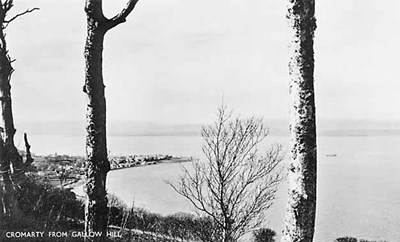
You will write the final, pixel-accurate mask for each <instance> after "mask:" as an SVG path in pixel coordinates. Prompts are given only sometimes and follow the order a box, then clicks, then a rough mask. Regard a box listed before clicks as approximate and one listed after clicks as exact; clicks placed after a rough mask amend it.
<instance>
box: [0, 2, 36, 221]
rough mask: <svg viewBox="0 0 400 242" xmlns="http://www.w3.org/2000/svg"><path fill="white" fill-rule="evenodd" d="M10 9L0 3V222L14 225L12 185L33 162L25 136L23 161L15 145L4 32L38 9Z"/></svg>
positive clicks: (9, 4) (15, 212) (15, 205)
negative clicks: (11, 12) (19, 11)
mask: <svg viewBox="0 0 400 242" xmlns="http://www.w3.org/2000/svg"><path fill="white" fill-rule="evenodd" d="M13 6H14V1H13V0H5V1H3V0H0V104H1V115H0V120H1V127H0V174H1V178H2V182H1V188H0V197H1V204H0V207H1V212H0V220H1V222H2V223H4V224H7V223H10V222H16V220H17V219H18V218H19V216H20V215H21V211H20V209H19V208H18V203H17V200H16V197H15V186H16V185H18V183H19V182H20V180H21V179H22V178H23V177H24V172H25V168H26V167H27V166H28V165H29V164H30V163H32V161H33V159H32V157H31V154H30V145H29V143H28V139H27V136H26V134H25V135H24V140H25V146H26V161H25V162H24V161H23V158H22V156H21V155H20V154H19V153H18V150H17V148H16V147H15V144H14V135H15V132H16V129H15V126H14V119H13V113H12V100H11V84H10V81H11V75H12V73H13V71H14V69H13V67H12V65H11V64H12V62H13V60H11V58H10V56H9V55H8V49H7V42H6V34H5V29H6V27H7V26H8V25H9V24H10V23H11V22H12V21H14V20H16V19H17V18H18V17H20V16H23V15H25V14H27V13H30V12H32V11H34V10H37V9H38V8H33V9H28V10H26V11H25V12H22V13H18V14H16V15H15V16H12V17H9V16H8V14H9V13H10V10H11V9H12V7H13Z"/></svg>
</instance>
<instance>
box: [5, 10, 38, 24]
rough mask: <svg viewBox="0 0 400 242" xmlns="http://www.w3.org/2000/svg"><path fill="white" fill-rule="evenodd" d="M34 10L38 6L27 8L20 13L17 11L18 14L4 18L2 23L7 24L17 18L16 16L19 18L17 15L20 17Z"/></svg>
mask: <svg viewBox="0 0 400 242" xmlns="http://www.w3.org/2000/svg"><path fill="white" fill-rule="evenodd" d="M35 10H40V8H32V9H27V10H25V12H22V13H19V14H17V15H15V16H14V17H12V18H10V19H9V20H4V23H6V24H7V25H8V24H9V23H11V22H12V21H14V20H15V19H17V18H19V17H21V16H23V15H25V14H28V13H31V12H33V11H35Z"/></svg>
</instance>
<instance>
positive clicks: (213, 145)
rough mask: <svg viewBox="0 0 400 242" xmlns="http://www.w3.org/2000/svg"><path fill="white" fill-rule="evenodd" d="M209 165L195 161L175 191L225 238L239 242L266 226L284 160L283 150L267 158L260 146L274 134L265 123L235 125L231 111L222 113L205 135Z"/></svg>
mask: <svg viewBox="0 0 400 242" xmlns="http://www.w3.org/2000/svg"><path fill="white" fill-rule="evenodd" d="M201 134H202V137H203V139H204V143H205V144H204V145H203V153H204V155H205V157H206V160H205V161H195V162H194V163H193V167H191V168H188V169H184V175H183V176H182V177H181V178H180V180H179V181H178V183H177V184H174V183H170V185H171V186H172V187H173V188H174V189H175V191H177V192H178V193H179V194H180V195H182V196H183V197H185V198H186V199H188V200H189V201H190V202H191V203H192V204H193V205H194V206H195V208H196V209H197V210H198V211H199V212H200V213H202V214H205V215H206V216H209V217H211V218H212V219H213V221H214V223H215V226H216V229H217V230H218V231H221V232H222V236H221V238H214V241H221V242H232V241H237V240H238V239H239V238H240V237H242V236H243V235H244V234H246V233H247V232H249V231H250V230H252V229H254V228H257V227H258V226H259V225H260V224H261V223H262V222H263V220H264V216H265V212H266V210H267V209H268V208H269V207H270V206H271V205H272V202H273V200H274V198H275V192H276V188H277V185H278V183H279V182H280V181H281V179H282V176H281V172H280V171H277V170H276V168H277V166H278V165H279V163H280V161H281V160H282V159H283V155H282V152H281V147H280V146H273V147H271V148H270V149H268V150H267V152H266V153H265V154H264V156H261V155H260V152H259V151H258V148H259V147H258V146H259V145H260V143H261V142H262V141H263V140H264V139H265V138H266V137H267V135H268V131H267V129H266V128H265V127H264V125H263V123H262V120H261V119H256V118H254V117H253V118H249V119H239V118H236V119H233V118H231V115H230V114H229V113H227V112H226V108H225V107H222V108H220V109H219V113H218V120H217V122H215V124H214V125H213V126H208V127H204V128H203V129H202V132H201Z"/></svg>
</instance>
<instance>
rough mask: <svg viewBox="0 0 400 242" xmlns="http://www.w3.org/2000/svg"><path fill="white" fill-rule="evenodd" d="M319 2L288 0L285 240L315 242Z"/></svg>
mask: <svg viewBox="0 0 400 242" xmlns="http://www.w3.org/2000/svg"><path fill="white" fill-rule="evenodd" d="M314 14H315V0H290V1H288V13H287V19H288V23H289V28H290V36H289V41H290V42H289V50H290V53H289V54H290V62H289V75H290V83H289V84H290V96H291V103H290V105H291V106H290V117H291V119H290V120H291V121H290V133H291V161H290V165H289V174H288V180H289V201H288V207H287V214H286V222H285V229H284V234H283V237H282V241H284V242H300V241H301V242H312V240H313V237H314V226H315V213H316V199H317V194H316V193H317V184H316V183H317V145H316V125H315V101H314V49H313V48H314V47H313V46H314V30H315V28H316V21H315V17H314Z"/></svg>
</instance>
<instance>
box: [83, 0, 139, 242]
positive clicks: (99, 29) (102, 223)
mask: <svg viewBox="0 0 400 242" xmlns="http://www.w3.org/2000/svg"><path fill="white" fill-rule="evenodd" d="M137 1H138V0H129V1H128V4H127V6H126V7H125V8H124V9H123V10H122V11H121V12H120V13H119V14H117V15H116V16H115V17H113V18H111V19H108V18H106V17H105V16H104V14H103V6H102V2H103V1H102V0H86V5H85V12H86V15H87V38H86V44H85V53H84V57H85V64H86V70H85V85H84V87H83V91H84V92H85V93H86V94H87V98H88V104H87V113H86V122H87V125H86V131H87V134H86V155H87V164H86V177H87V181H86V195H87V198H86V208H85V231H86V232H87V233H89V232H94V231H99V232H103V233H102V235H103V236H105V235H106V231H107V211H108V210H107V196H106V195H107V193H106V187H105V186H106V177H107V172H108V171H109V170H110V163H109V160H108V157H107V139H106V99H105V95H104V89H105V85H104V82H103V73H102V72H103V71H102V68H103V42H104V36H105V34H106V32H107V31H108V30H110V29H112V28H114V27H115V26H117V25H118V24H120V23H123V22H125V21H126V17H127V16H128V15H129V14H130V13H131V12H132V10H133V8H134V7H135V5H136V3H137ZM102 239H104V237H103V238H102Z"/></svg>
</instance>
